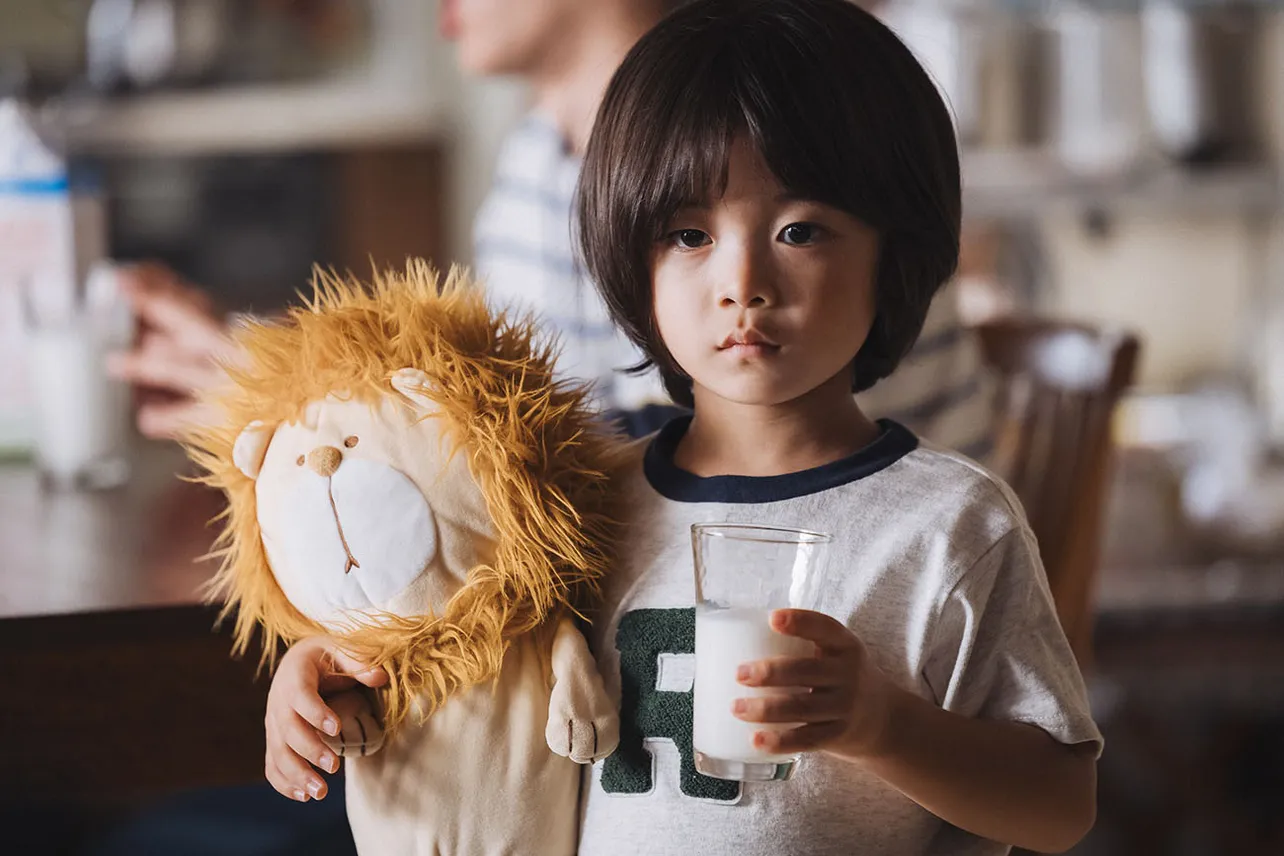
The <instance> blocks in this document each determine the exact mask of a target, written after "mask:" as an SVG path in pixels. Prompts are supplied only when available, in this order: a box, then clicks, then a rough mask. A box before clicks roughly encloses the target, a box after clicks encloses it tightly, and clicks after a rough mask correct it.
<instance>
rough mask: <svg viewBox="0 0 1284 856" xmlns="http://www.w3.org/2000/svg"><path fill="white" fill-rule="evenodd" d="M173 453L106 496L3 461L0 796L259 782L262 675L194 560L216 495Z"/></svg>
mask: <svg viewBox="0 0 1284 856" xmlns="http://www.w3.org/2000/svg"><path fill="white" fill-rule="evenodd" d="M183 471H184V463H183V459H182V456H181V454H180V453H179V452H178V450H177V449H175V448H174V447H171V446H160V445H145V446H142V447H141V448H140V450H139V456H138V458H137V468H136V471H135V473H134V478H133V479H132V480H131V481H130V483H129V484H128V486H126V487H125V488H123V489H120V490H116V491H110V492H104V493H47V492H45V491H43V490H42V489H41V487H40V484H39V481H38V479H37V477H36V475H35V473H34V472H33V471H32V470H31V468H30V467H28V466H26V465H24V464H21V463H10V464H6V465H4V466H0V551H2V553H3V564H0V687H2V688H3V689H0V730H2V731H3V733H5V734H6V735H9V736H8V738H7V739H6V740H5V741H4V749H3V750H0V757H2V758H3V767H4V769H5V775H3V776H0V797H3V798H5V799H11V800H12V799H22V800H25V801H31V802H42V801H50V800H59V801H68V800H71V801H84V802H86V803H93V804H103V803H112V802H122V803H125V802H129V801H131V800H135V799H139V798H143V797H146V796H148V795H151V794H157V793H162V792H168V791H173V790H177V789H181V788H186V787H198V786H206V785H218V784H232V783H238V782H253V781H258V780H260V779H261V777H262V775H263V726H262V722H263V709H264V708H263V705H264V700H265V696H266V683H267V682H266V680H265V679H259V680H258V681H256V680H255V671H256V666H257V661H255V660H251V661H250V662H238V661H234V660H233V659H232V658H231V657H230V650H231V642H230V639H229V638H228V635H227V633H226V631H222V632H216V631H215V629H214V624H215V618H216V615H217V610H216V609H214V608H213V607H210V606H206V605H203V604H202V603H201V591H200V589H201V586H202V585H203V584H204V583H205V582H206V581H207V580H208V579H209V577H210V575H211V574H212V572H213V570H214V565H213V564H212V563H211V562H208V561H200V560H199V559H200V557H201V556H202V555H203V554H205V553H206V552H207V551H208V549H209V547H210V543H211V541H212V538H213V535H214V530H213V529H212V528H211V527H209V526H208V525H207V523H208V521H209V520H210V518H211V517H213V515H214V514H215V513H216V512H217V511H218V509H219V508H220V500H219V497H218V496H217V495H216V494H214V493H212V492H211V491H208V490H207V489H205V488H203V487H200V486H198V485H193V484H189V483H184V482H182V481H180V480H179V478H178V474H179V473H181V472H183Z"/></svg>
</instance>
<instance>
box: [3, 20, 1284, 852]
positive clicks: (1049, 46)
mask: <svg viewBox="0 0 1284 856" xmlns="http://www.w3.org/2000/svg"><path fill="white" fill-rule="evenodd" d="M585 2H591V0H585ZM435 14H436V2H435V0H364V2H363V1H362V0H328V2H327V0H0V97H3V96H4V95H5V94H11V95H20V96H21V97H22V98H23V100H24V103H26V104H28V105H30V107H31V109H32V110H33V115H34V116H36V117H37V120H38V122H39V127H40V128H41V130H42V134H43V135H44V136H45V137H46V139H48V140H51V141H54V144H55V145H56V146H57V147H58V148H59V150H60V151H63V152H65V154H66V156H67V158H68V162H69V164H70V166H71V172H72V173H73V174H84V175H89V176H91V177H92V183H93V184H94V186H96V187H97V188H98V190H97V192H98V193H99V194H100V199H101V203H102V209H103V211H104V212H105V224H106V225H105V236H106V246H107V255H109V256H110V257H112V258H114V259H120V260H133V259H160V260H163V261H165V262H166V263H168V264H169V265H171V266H173V267H174V268H175V269H177V270H178V271H180V272H181V273H183V274H184V275H185V276H187V277H188V278H190V279H191V280H192V281H194V282H198V283H201V284H203V285H205V286H207V287H209V288H210V289H211V291H212V292H213V295H214V297H215V298H216V300H218V301H219V303H220V304H221V305H222V306H223V307H224V308H226V309H227V310H228V311H241V310H253V311H256V312H265V311H271V310H273V309H275V308H278V307H280V306H281V305H282V304H283V303H285V302H286V301H288V300H290V299H292V296H293V295H294V293H295V291H296V290H297V289H300V288H302V287H304V286H305V285H306V282H307V280H308V276H309V271H310V269H311V266H312V265H313V264H314V263H316V262H319V263H322V264H332V265H335V266H337V267H340V268H344V267H347V268H351V269H353V270H355V271H357V272H365V271H368V270H369V263H370V260H372V259H373V260H374V261H375V262H376V263H380V264H382V263H398V262H400V260H401V259H403V258H404V257H405V256H406V255H407V254H416V255H426V256H429V257H432V258H435V259H438V260H440V261H442V262H447V261H451V260H453V261H461V262H467V261H468V260H469V257H470V241H471V236H470V227H471V221H472V218H473V215H474V213H475V211H476V209H477V206H478V204H479V202H480V200H481V198H482V196H483V194H484V193H485V191H486V188H487V184H488V181H489V177H490V169H491V166H492V163H493V160H494V156H495V153H496V147H497V145H498V143H499V141H500V139H501V138H502V135H503V134H504V132H505V131H506V130H508V129H509V128H510V127H511V126H512V124H513V122H514V121H515V120H516V119H517V118H518V117H519V116H520V115H521V111H522V108H523V93H522V91H521V87H520V86H518V85H515V84H512V83H505V82H503V81H493V80H491V81H477V80H467V79H462V78H461V77H460V75H459V73H458V72H457V70H456V68H455V65H454V62H453V61H452V57H451V48H450V46H449V45H447V44H446V43H445V42H443V41H441V40H440V39H439V37H438V36H437V31H436V24H435ZM882 14H884V15H885V16H886V18H887V20H888V21H889V22H890V23H892V25H893V26H894V27H896V28H897V29H898V31H899V32H901V33H902V35H903V36H904V38H905V39H906V41H907V42H908V43H909V44H910V45H911V47H912V48H913V49H914V50H915V51H916V52H917V53H918V54H919V55H920V56H921V57H922V58H923V60H924V61H925V63H926V64H927V65H928V66H929V68H930V70H931V71H932V72H933V74H934V75H935V77H936V78H937V80H938V82H939V83H940V85H941V87H942V89H943V90H944V91H945V92H946V94H947V95H948V97H949V99H950V101H951V103H952V105H953V108H954V111H955V114H956V117H957V124H958V129H959V133H960V137H961V140H962V143H963V146H964V177H965V193H966V204H965V218H966V231H967V233H968V246H967V259H966V262H965V266H964V273H963V274H962V286H963V288H962V298H963V301H964V309H965V311H966V313H967V314H968V316H969V317H970V318H971V319H972V320H975V321H977V322H980V321H983V320H985V319H988V318H992V317H994V316H996V315H1002V314H1018V315H1029V314H1036V315H1041V316H1049V317H1054V318H1063V319H1074V320H1077V321H1083V322H1086V323H1089V324H1092V325H1097V326H1100V327H1109V328H1121V329H1126V330H1129V331H1132V332H1133V333H1135V334H1136V335H1137V336H1138V337H1139V339H1140V341H1141V345H1142V349H1141V362H1140V365H1139V368H1138V373H1137V376H1136V382H1135V384H1134V385H1133V387H1132V388H1131V390H1130V391H1129V392H1128V393H1127V394H1126V396H1125V397H1124V399H1123V401H1122V402H1121V404H1120V406H1119V408H1118V410H1117V412H1116V414H1115V419H1114V438H1115V441H1116V443H1117V447H1116V454H1115V466H1114V476H1113V480H1112V485H1111V488H1110V490H1109V500H1108V503H1107V505H1106V526H1105V534H1104V536H1103V543H1102V547H1101V562H1100V571H1099V573H1098V576H1097V579H1096V589H1095V595H1094V604H1095V609H1096V617H1095V620H1096V635H1095V646H1094V648H1095V653H1094V662H1093V665H1092V668H1091V678H1090V682H1091V684H1092V692H1093V698H1094V705H1096V708H1097V713H1098V716H1099V717H1100V719H1101V722H1102V726H1103V730H1104V731H1105V733H1106V737H1107V748H1106V754H1105V757H1104V759H1103V761H1102V767H1101V771H1102V772H1101V811H1100V822H1099V824H1098V827H1097V829H1096V830H1095V831H1094V832H1093V833H1092V835H1091V836H1090V837H1089V839H1088V840H1087V841H1085V842H1084V843H1083V844H1082V845H1081V846H1080V847H1079V848H1077V849H1076V850H1075V851H1074V852H1075V853H1082V854H1148V853H1155V854H1169V853H1171V854H1231V853H1262V854H1265V853H1284V454H1282V453H1284V218H1282V217H1281V214H1282V213H1284V182H1282V181H1281V175H1282V174H1284V9H1282V8H1281V6H1280V4H1277V3H1273V2H1266V0H1257V2H1252V1H1251V0H1134V2H1127V0H1097V2H1089V0H1043V2H1038V0H990V2H986V0H891V2H888V3H886V4H885V5H884V7H883V9H882ZM0 329H3V324H2V323H0ZM5 549H6V550H7V549H8V545H6V547H5ZM2 573H3V571H2V570H0V574H2ZM0 683H3V684H4V685H5V690H4V692H12V691H14V685H13V683H12V682H8V681H0ZM4 731H5V733H6V734H7V735H8V737H6V740H12V739H13V735H14V731H13V729H12V728H10V727H5V728H4ZM3 755H4V750H0V757H3ZM10 784H15V783H14V782H12V781H11V782H10ZM16 785H17V787H22V782H21V781H20V780H19V781H18V782H16ZM23 852H39V851H23Z"/></svg>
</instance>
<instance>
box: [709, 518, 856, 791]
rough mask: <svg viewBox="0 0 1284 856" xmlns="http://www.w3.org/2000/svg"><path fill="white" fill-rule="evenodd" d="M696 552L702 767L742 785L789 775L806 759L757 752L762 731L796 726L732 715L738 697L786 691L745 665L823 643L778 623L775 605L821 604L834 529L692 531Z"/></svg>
mask: <svg viewBox="0 0 1284 856" xmlns="http://www.w3.org/2000/svg"><path fill="white" fill-rule="evenodd" d="M691 540H692V546H693V548H694V550H695V576H696V639H695V721H694V729H695V730H694V734H693V738H694V744H695V765H696V769H697V770H699V771H700V772H701V773H703V774H705V775H706V776H713V777H715V778H719V779H731V780H734V781H742V782H758V781H773V780H777V781H780V780H784V779H788V778H789V777H790V776H791V775H792V774H793V771H794V767H795V765H796V764H797V762H798V756H797V755H774V754H771V753H769V752H764V751H762V750H760V749H755V748H754V745H753V734H754V732H755V731H770V730H773V729H774V730H785V729H788V728H791V727H793V726H791V725H788V724H782V725H765V724H762V723H749V722H744V721H742V720H740V719H737V718H736V717H735V716H734V715H733V714H732V713H731V706H732V703H733V702H735V700H736V699H738V698H753V697H756V696H766V695H772V694H775V693H779V692H781V691H782V690H781V689H780V688H766V687H746V686H743V685H741V684H740V683H739V682H737V680H736V670H737V669H738V668H739V667H740V666H741V665H742V664H744V663H748V662H752V661H754V660H764V659H769V658H771V657H809V656H812V655H813V654H814V653H815V646H814V645H813V644H812V643H810V642H807V641H805V640H802V639H798V638H795V637H792V636H785V635H783V634H781V633H777V632H776V631H775V630H772V629H771V625H770V623H769V622H770V616H771V613H772V611H773V610H776V609H786V608H791V607H792V608H797V609H812V608H814V607H815V603H816V592H817V588H818V585H819V583H820V578H821V576H822V574H823V571H824V559H825V555H826V551H827V548H828V546H829V543H830V542H831V541H832V540H833V539H832V538H831V536H829V535H823V534H820V533H818V532H807V531H804V530H799V529H784V528H778V527H771V526H746V525H736V524H728V525H710V524H697V525H695V526H692V527H691Z"/></svg>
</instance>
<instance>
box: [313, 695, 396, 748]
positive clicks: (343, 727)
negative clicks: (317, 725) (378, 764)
mask: <svg viewBox="0 0 1284 856" xmlns="http://www.w3.org/2000/svg"><path fill="white" fill-rule="evenodd" d="M326 704H328V705H330V709H331V710H333V711H334V712H335V714H336V715H338V717H339V734H338V736H336V737H331V736H330V735H328V734H322V735H321V739H322V740H324V741H325V745H327V746H329V747H330V749H331V751H333V752H334V753H335V754H337V755H338V756H339V757H341V758H356V757H361V756H363V755H371V754H373V753H375V752H378V751H379V749H380V747H382V746H383V727H382V726H380V725H379V720H377V719H375V715H374V711H373V710H372V709H371V707H370V701H369V699H367V698H366V696H365V694H364V693H361V692H359V691H352V692H344V693H339V694H337V695H334V696H331V697H330V698H328V699H326Z"/></svg>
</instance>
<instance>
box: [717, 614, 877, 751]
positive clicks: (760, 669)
mask: <svg viewBox="0 0 1284 856" xmlns="http://www.w3.org/2000/svg"><path fill="white" fill-rule="evenodd" d="M771 627H772V629H773V630H775V631H776V632H778V633H783V634H785V635H786V636H796V637H798V638H799V639H806V640H807V641H809V642H812V643H815V645H816V654H815V656H814V657H774V658H772V659H769V660H757V661H755V662H752V663H745V664H743V665H742V666H741V667H740V669H739V671H738V672H737V675H736V678H737V680H738V681H739V682H740V683H741V684H742V685H743V686H746V687H780V688H782V689H787V690H788V691H787V692H782V693H781V694H780V695H773V696H766V697H762V698H742V699H737V700H736V702H735V704H734V706H733V708H732V712H733V713H734V714H735V716H736V717H737V718H738V719H742V720H744V721H745V722H762V723H801V724H800V725H798V727H797V728H791V729H788V730H786V731H778V732H777V731H758V732H755V734H754V747H755V748H757V749H761V750H763V751H766V752H771V753H779V754H789V753H793V752H810V751H814V750H818V749H822V750H825V751H827V752H830V753H832V754H834V755H838V756H840V757H843V758H847V759H850V760H856V759H859V758H864V757H868V756H870V755H873V754H876V753H877V752H878V751H879V749H880V746H881V744H882V743H883V738H884V736H885V734H886V732H887V725H888V722H889V721H890V719H891V713H890V712H891V707H892V704H893V700H894V697H895V695H896V692H897V690H896V687H895V686H894V685H893V684H892V682H891V681H890V680H888V678H887V676H886V675H884V674H883V673H882V671H880V670H879V668H878V666H876V665H875V664H874V662H873V660H872V659H871V658H870V656H869V652H868V651H866V650H865V646H864V645H863V644H861V641H860V639H858V638H857V637H856V635H855V634H854V633H852V632H851V631H850V630H848V629H847V628H846V627H845V626H843V625H842V624H840V623H839V622H838V621H835V620H834V619H833V618H830V617H829V616H828V615H825V614H823V613H820V612H811V611H810V610H805V609H780V610H776V611H775V612H773V613H772V615H771Z"/></svg>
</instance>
